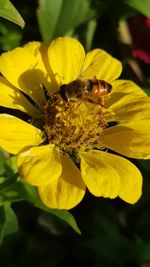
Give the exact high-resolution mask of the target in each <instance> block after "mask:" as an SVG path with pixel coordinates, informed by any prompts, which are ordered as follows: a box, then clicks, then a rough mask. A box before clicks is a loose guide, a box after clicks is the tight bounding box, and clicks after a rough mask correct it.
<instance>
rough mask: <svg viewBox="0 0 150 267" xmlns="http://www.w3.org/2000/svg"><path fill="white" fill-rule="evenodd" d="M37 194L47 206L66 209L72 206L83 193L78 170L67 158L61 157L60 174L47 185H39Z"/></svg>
mask: <svg viewBox="0 0 150 267" xmlns="http://www.w3.org/2000/svg"><path fill="white" fill-rule="evenodd" d="M39 194H40V197H41V200H42V201H43V203H44V204H45V205H46V206H48V207H49V208H53V209H66V210H68V209H71V208H73V207H74V206H76V205H77V204H78V203H79V202H80V201H81V200H82V198H83V196H84V194H85V185H84V183H83V181H82V177H81V174H80V171H79V170H78V168H77V167H76V166H75V165H74V164H73V162H72V161H71V160H70V159H69V158H67V157H62V174H61V176H60V177H59V179H57V180H55V181H52V182H51V183H50V184H49V185H47V186H42V187H41V186H40V187H39Z"/></svg>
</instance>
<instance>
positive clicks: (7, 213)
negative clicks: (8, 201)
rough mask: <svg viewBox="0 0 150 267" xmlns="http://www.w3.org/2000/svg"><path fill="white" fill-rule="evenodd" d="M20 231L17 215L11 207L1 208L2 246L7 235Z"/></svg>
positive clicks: (0, 228) (0, 239)
mask: <svg viewBox="0 0 150 267" xmlns="http://www.w3.org/2000/svg"><path fill="white" fill-rule="evenodd" d="M17 230H18V220H17V217H16V214H15V213H14V211H13V210H12V208H11V207H10V206H2V207H0V244H1V243H2V241H3V238H4V236H5V235H9V234H12V233H14V232H16V231H17Z"/></svg>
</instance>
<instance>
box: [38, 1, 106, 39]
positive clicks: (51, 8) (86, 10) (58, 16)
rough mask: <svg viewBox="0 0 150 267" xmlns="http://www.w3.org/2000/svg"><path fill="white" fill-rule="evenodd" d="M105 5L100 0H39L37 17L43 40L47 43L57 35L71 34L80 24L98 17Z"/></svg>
mask: <svg viewBox="0 0 150 267" xmlns="http://www.w3.org/2000/svg"><path fill="white" fill-rule="evenodd" d="M106 5H107V1H105V2H104V1H102V0H101V1H91V0H75V1H74V0H69V1H68V0H55V1H53V0H39V7H38V12H37V17H38V22H39V26H40V31H41V34H42V38H43V40H44V41H45V42H47V43H48V42H49V41H51V40H52V39H53V38H56V37H58V36H62V35H73V34H74V32H75V30H76V29H77V27H79V26H80V25H81V24H84V23H87V22H88V21H90V20H92V19H94V18H98V17H99V16H100V15H101V13H102V12H103V10H104V8H105V7H106ZM89 42H90V40H89Z"/></svg>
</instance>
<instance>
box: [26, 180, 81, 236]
mask: <svg viewBox="0 0 150 267" xmlns="http://www.w3.org/2000/svg"><path fill="white" fill-rule="evenodd" d="M22 195H23V196H24V199H25V200H27V201H29V202H30V203H31V204H33V205H34V206H35V207H37V208H40V209H42V210H44V211H46V212H48V213H51V214H53V215H55V216H56V217H58V218H59V219H61V220H63V221H65V222H66V223H68V224H69V225H70V226H71V227H72V228H73V229H74V230H75V231H76V232H77V233H78V234H80V233H81V231H80V229H79V228H78V226H77V224H76V221H75V219H74V217H73V215H72V214H71V213H70V212H69V211H66V210H58V209H50V208H48V207H46V206H45V205H44V204H43V203H42V202H41V200H40V197H39V194H38V191H37V188H36V187H33V186H30V185H28V184H25V183H24V184H23V183H22Z"/></svg>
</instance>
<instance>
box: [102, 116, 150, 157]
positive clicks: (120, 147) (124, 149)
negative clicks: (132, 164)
mask: <svg viewBox="0 0 150 267" xmlns="http://www.w3.org/2000/svg"><path fill="white" fill-rule="evenodd" d="M103 144H104V146H105V147H107V148H110V149H112V150H114V151H116V152H118V153H120V154H122V155H125V156H127V157H131V158H139V159H148V158H150V118H149V119H145V120H133V121H131V122H128V123H124V124H120V125H116V126H113V127H110V128H106V129H104V130H103Z"/></svg>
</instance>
